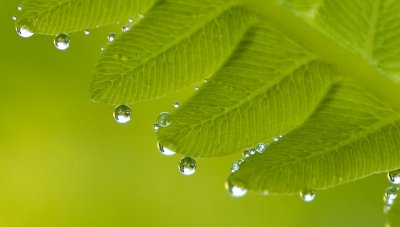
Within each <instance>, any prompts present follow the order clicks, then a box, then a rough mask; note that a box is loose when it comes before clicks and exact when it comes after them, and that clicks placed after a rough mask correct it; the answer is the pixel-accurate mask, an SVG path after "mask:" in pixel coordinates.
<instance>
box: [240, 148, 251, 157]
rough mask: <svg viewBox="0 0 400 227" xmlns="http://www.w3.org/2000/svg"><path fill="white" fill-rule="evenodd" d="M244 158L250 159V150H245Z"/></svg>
mask: <svg viewBox="0 0 400 227" xmlns="http://www.w3.org/2000/svg"><path fill="white" fill-rule="evenodd" d="M242 155H243V158H245V159H246V158H249V157H250V150H249V149H246V150H244V151H243V154H242Z"/></svg>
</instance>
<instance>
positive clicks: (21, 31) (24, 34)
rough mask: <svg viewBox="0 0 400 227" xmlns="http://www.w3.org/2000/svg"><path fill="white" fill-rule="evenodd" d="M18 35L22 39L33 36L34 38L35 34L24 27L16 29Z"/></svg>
mask: <svg viewBox="0 0 400 227" xmlns="http://www.w3.org/2000/svg"><path fill="white" fill-rule="evenodd" d="M16 30H17V33H18V35H19V36H21V37H22V38H29V37H31V36H33V32H31V31H30V30H29V29H27V28H26V27H24V26H22V27H21V26H20V27H17V28H16Z"/></svg>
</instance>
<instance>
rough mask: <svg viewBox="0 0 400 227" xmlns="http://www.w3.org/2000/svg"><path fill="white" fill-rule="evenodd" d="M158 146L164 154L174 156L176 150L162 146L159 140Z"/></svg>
mask: <svg viewBox="0 0 400 227" xmlns="http://www.w3.org/2000/svg"><path fill="white" fill-rule="evenodd" d="M157 147H158V150H159V151H160V152H161V154H163V155H165V156H172V155H174V154H175V151H173V150H171V149H168V148H167V147H164V146H162V145H161V144H160V143H159V142H157Z"/></svg>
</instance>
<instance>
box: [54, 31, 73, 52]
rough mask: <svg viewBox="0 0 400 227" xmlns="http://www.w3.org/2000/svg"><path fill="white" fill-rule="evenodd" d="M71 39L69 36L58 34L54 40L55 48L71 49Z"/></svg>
mask: <svg viewBox="0 0 400 227" xmlns="http://www.w3.org/2000/svg"><path fill="white" fill-rule="evenodd" d="M69 43H70V37H69V35H68V34H58V35H56V37H55V38H54V46H56V48H57V49H59V50H66V49H68V47H69Z"/></svg>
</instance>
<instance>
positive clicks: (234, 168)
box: [231, 162, 240, 173]
mask: <svg viewBox="0 0 400 227" xmlns="http://www.w3.org/2000/svg"><path fill="white" fill-rule="evenodd" d="M239 167H240V164H239V162H235V163H233V165H232V168H231V172H232V173H234V172H236V171H238V170H239Z"/></svg>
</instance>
